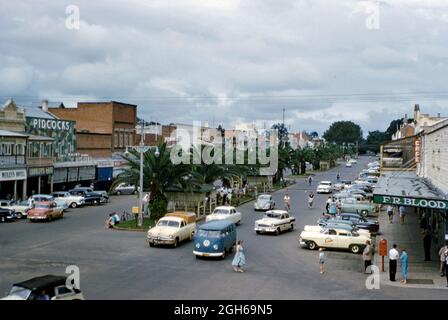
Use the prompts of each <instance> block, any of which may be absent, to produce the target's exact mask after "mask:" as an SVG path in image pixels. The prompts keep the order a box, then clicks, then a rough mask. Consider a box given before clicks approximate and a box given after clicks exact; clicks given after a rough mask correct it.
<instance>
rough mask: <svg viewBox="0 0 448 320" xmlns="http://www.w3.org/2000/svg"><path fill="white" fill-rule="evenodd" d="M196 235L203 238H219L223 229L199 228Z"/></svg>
mask: <svg viewBox="0 0 448 320" xmlns="http://www.w3.org/2000/svg"><path fill="white" fill-rule="evenodd" d="M196 235H197V236H198V237H202V238H219V237H221V231H212V230H202V229H199V230H198V232H197V234H196Z"/></svg>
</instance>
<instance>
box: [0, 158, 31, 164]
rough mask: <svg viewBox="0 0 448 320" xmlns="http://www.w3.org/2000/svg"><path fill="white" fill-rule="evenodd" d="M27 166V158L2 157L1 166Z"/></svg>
mask: <svg viewBox="0 0 448 320" xmlns="http://www.w3.org/2000/svg"><path fill="white" fill-rule="evenodd" d="M18 164H25V156H0V166H15V165H18Z"/></svg>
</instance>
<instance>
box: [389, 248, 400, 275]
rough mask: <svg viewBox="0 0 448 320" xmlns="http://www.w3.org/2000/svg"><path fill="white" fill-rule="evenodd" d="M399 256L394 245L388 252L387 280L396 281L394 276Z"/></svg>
mask: <svg viewBox="0 0 448 320" xmlns="http://www.w3.org/2000/svg"><path fill="white" fill-rule="evenodd" d="M399 257H400V254H399V252H398V250H397V245H396V244H395V243H394V244H393V246H392V249H390V250H389V280H390V281H396V280H395V275H396V274H397V260H398V258H399Z"/></svg>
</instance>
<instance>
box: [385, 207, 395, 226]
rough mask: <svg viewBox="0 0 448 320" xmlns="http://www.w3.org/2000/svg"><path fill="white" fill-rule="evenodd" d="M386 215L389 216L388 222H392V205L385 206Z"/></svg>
mask: <svg viewBox="0 0 448 320" xmlns="http://www.w3.org/2000/svg"><path fill="white" fill-rule="evenodd" d="M386 211H387V216H388V217H389V222H390V223H392V222H393V220H394V207H392V206H391V205H388V206H387V209H386Z"/></svg>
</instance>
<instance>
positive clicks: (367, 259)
mask: <svg viewBox="0 0 448 320" xmlns="http://www.w3.org/2000/svg"><path fill="white" fill-rule="evenodd" d="M372 251H373V250H372V246H371V244H370V240H367V241H366V246H365V248H364V251H363V252H362V260H364V273H367V268H368V267H369V266H371V265H372ZM370 273H371V272H370Z"/></svg>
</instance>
